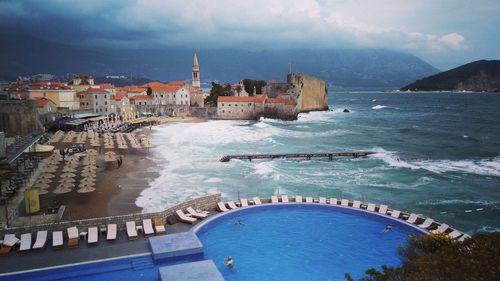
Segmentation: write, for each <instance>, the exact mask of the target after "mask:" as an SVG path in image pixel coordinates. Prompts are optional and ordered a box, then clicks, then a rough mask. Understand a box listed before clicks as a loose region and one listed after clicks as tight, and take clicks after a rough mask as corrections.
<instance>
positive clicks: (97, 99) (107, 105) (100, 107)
mask: <svg viewBox="0 0 500 281" xmlns="http://www.w3.org/2000/svg"><path fill="white" fill-rule="evenodd" d="M85 94H86V95H89V96H90V104H91V109H92V112H94V113H96V114H102V115H108V114H110V113H111V94H110V93H108V92H106V91H104V90H101V89H94V88H89V89H87V91H85Z"/></svg>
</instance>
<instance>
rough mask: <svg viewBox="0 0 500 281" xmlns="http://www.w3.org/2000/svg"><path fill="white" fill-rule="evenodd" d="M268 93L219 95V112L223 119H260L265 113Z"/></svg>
mask: <svg viewBox="0 0 500 281" xmlns="http://www.w3.org/2000/svg"><path fill="white" fill-rule="evenodd" d="M266 100H267V96H266V95H256V96H253V97H237V96H219V97H218V99H217V113H218V115H219V118H221V119H242V120H252V119H258V118H260V117H261V116H262V115H263V114H264V106H265V103H266Z"/></svg>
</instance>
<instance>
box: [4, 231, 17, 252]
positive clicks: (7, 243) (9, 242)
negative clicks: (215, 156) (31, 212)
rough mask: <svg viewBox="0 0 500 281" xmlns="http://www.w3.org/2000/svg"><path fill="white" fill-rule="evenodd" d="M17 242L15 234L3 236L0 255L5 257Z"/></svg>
mask: <svg viewBox="0 0 500 281" xmlns="http://www.w3.org/2000/svg"><path fill="white" fill-rule="evenodd" d="M18 242H19V239H17V237H16V235H15V234H5V236H4V239H3V242H2V246H1V247H0V254H2V255H6V254H8V253H10V251H12V248H14V246H15V245H16V244H17V243H18Z"/></svg>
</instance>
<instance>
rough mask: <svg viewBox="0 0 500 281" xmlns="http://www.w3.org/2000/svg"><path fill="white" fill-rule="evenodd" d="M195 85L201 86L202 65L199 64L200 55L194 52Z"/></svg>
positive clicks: (193, 76) (193, 74)
mask: <svg viewBox="0 0 500 281" xmlns="http://www.w3.org/2000/svg"><path fill="white" fill-rule="evenodd" d="M191 84H192V85H193V87H196V88H200V65H199V64H198V56H197V55H196V52H194V58H193V70H192V82H191Z"/></svg>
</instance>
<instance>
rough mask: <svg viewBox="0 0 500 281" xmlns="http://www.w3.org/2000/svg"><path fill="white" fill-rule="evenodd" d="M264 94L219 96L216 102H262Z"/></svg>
mask: <svg viewBox="0 0 500 281" xmlns="http://www.w3.org/2000/svg"><path fill="white" fill-rule="evenodd" d="M266 99H267V96H266V95H256V96H253V97H236V96H219V97H218V98H217V102H264V101H265V100H266Z"/></svg>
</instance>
